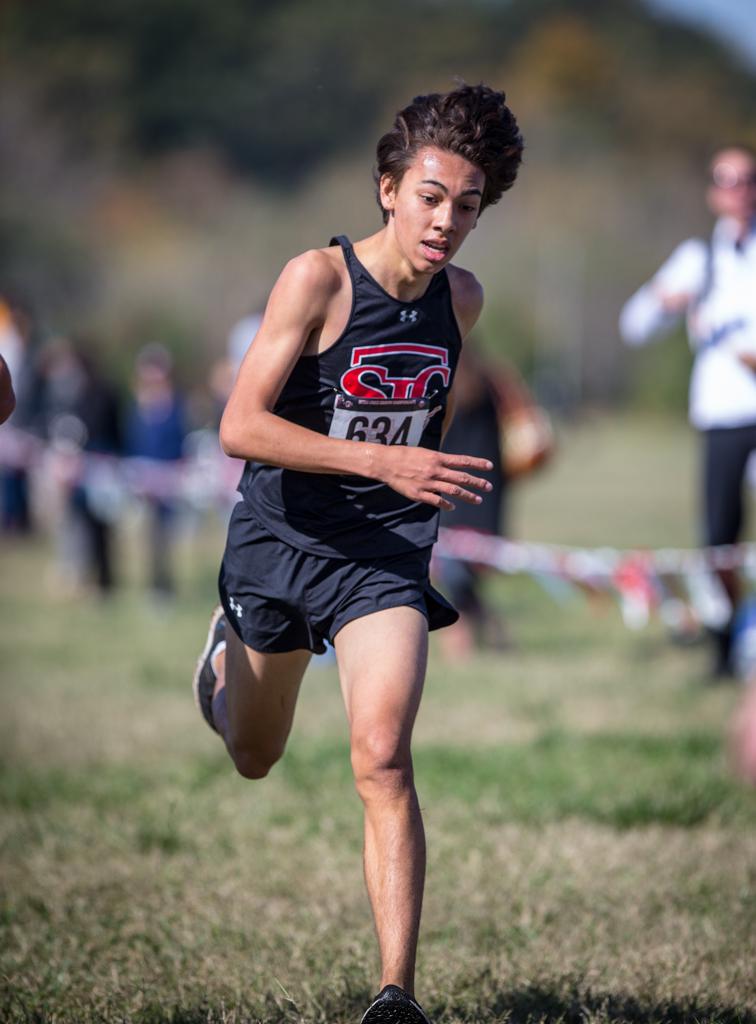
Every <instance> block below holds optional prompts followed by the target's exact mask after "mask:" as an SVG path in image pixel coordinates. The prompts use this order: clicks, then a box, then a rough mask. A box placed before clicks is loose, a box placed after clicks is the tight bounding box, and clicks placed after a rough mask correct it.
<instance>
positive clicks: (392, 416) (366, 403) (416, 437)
mask: <svg viewBox="0 0 756 1024" xmlns="http://www.w3.org/2000/svg"><path fill="white" fill-rule="evenodd" d="M429 415H430V413H429V410H428V399H427V398H411V399H397V400H394V401H392V400H390V399H386V400H385V401H382V400H380V399H374V398H350V397H348V396H347V395H342V394H339V395H337V396H336V402H335V404H334V410H333V419H332V421H331V429H330V430H329V432H328V433H329V437H339V438H343V439H345V440H347V441H369V442H371V443H373V444H386V445H394V444H401V445H410V446H414V447H416V446H417V445H419V444H420V438H421V437H422V434H423V430H424V429H425V424H426V423H427V421H428V417H429Z"/></svg>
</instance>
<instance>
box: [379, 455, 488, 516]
mask: <svg viewBox="0 0 756 1024" xmlns="http://www.w3.org/2000/svg"><path fill="white" fill-rule="evenodd" d="M372 447H374V448H375V452H374V466H375V473H374V475H375V477H376V478H377V479H378V480H381V481H382V482H383V483H385V484H388V486H389V487H391V488H392V489H393V490H395V491H397V492H398V493H399V494H403V495H404V497H405V498H410V500H412V501H424V502H426V503H427V504H428V505H433V506H434V507H435V508H439V509H443V510H444V511H446V512H450V511H451V510H452V509H453V508H454V505H453V504H452V502H451V501H450V500H449V499H450V498H458V499H459V500H460V501H466V502H468V503H469V504H470V505H479V504H480V502H481V501H482V500H483V499H482V498H481V496H480V494H476V493H475V491H483V492H484V493H485V492H487V491H490V490H491V486H492V485H491V483H490V482H489V481H488V480H484V479H482V477H479V476H473V475H472V472H471V471H475V470H477V471H478V472H483V473H486V472H490V471H491V470H492V469H493V464H492V463H491V462H489V461H488V459H477V458H474V457H473V456H472V455H450V454H448V453H446V452H436V451H433V450H432V449H430V448H407V447H403V446H401V445H396V446H395V447H394V446H390V447H386V446H384V445H374V446H372ZM470 488H473V489H474V490H470Z"/></svg>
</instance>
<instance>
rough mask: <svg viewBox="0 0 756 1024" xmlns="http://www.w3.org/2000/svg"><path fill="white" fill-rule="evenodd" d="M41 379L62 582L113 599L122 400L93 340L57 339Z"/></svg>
mask: <svg viewBox="0 0 756 1024" xmlns="http://www.w3.org/2000/svg"><path fill="white" fill-rule="evenodd" d="M40 373H41V395H40V406H41V412H40V417H41V421H42V427H43V432H44V434H45V436H46V438H47V440H48V441H49V442H50V444H51V445H52V447H53V450H54V452H55V453H56V457H57V465H58V467H59V472H58V474H56V475H57V476H58V479H59V480H60V482H61V485H62V491H63V502H62V506H63V507H62V513H61V518H60V520H59V522H58V526H57V548H58V558H59V570H60V572H61V574H62V577H63V579H62V582H63V583H64V585H65V586H67V587H70V588H72V589H74V590H78V589H80V588H81V587H82V586H86V585H88V584H94V585H95V586H96V588H97V589H98V591H99V592H100V593H101V594H110V593H111V592H112V591H113V589H114V588H115V585H116V574H115V569H114V546H115V523H116V520H117V518H118V515H119V514H120V507H121V497H122V492H121V489H120V485H119V482H118V480H119V478H118V473H117V467H116V465H115V457H116V456H118V455H120V454H121V451H122V439H121V428H120V416H121V410H120V401H119V397H118V393H117V391H116V388H115V387H114V386H113V384H112V383H111V382H110V380H109V379H108V378H107V377H106V375H105V374H104V373H103V371H102V369H101V367H100V365H99V362H98V360H97V358H96V356H95V351H94V345H93V344H92V343H91V342H89V341H88V340H85V339H75V340H71V339H68V338H60V337H59V338H55V339H54V340H53V341H52V342H50V343H49V344H48V345H47V346H46V348H45V350H44V351H43V353H42V357H41V360H40Z"/></svg>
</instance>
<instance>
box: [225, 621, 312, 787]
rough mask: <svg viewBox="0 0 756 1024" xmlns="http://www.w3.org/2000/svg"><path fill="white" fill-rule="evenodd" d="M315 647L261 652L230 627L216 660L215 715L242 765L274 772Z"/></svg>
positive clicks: (254, 771) (257, 773)
mask: <svg viewBox="0 0 756 1024" xmlns="http://www.w3.org/2000/svg"><path fill="white" fill-rule="evenodd" d="M310 657H311V653H310V651H305V650H298V651H291V652H288V653H286V654H261V653H260V652H259V651H254V650H252V648H251V647H247V646H246V644H244V643H242V641H241V640H240V639H239V637H238V636H237V635H236V633H235V632H234V630H233V629H232V628H231V626H227V627H226V650H225V654H220V655H219V656H218V658H217V659H216V661H215V663H214V667H215V670H216V673H217V675H218V683H217V684H216V688H215V696H214V697H213V719H214V722H215V725H216V728H217V729H218V732H219V733H220V734H221V736H222V737H223V739H224V741H225V743H226V747H227V748H228V752H229V754H230V755H231V758H232V760H233V762H234V764H235V766H236V769H237V771H238V772H239V773H240V774H241V775H243V776H244V777H245V778H248V779H261V778H263V777H264V776H265V775H267V774H268V772H269V771H270V769H271V768H272V767H273V765H274V764H275V763H276V761H278V760H279V759H280V757H281V755H282V754H283V752H284V748H285V747H286V740H287V739H288V736H289V732H290V731H291V726H292V722H293V720H294V709H295V707H296V703H297V696H298V694H299V687H300V684H301V682H302V677H303V676H304V673H305V669H306V668H307V665H308V663H309V661H310Z"/></svg>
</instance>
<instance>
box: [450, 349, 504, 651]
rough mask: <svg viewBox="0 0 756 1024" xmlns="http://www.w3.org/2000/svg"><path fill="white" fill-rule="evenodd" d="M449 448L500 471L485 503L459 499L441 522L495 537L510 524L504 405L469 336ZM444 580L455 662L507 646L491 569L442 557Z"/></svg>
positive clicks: (456, 392) (492, 476)
mask: <svg viewBox="0 0 756 1024" xmlns="http://www.w3.org/2000/svg"><path fill="white" fill-rule="evenodd" d="M443 450H444V451H447V452H452V453H455V454H465V453H467V452H473V453H474V454H475V455H476V456H478V457H479V458H482V459H490V460H491V462H492V463H493V466H494V469H493V471H492V472H491V473H487V474H486V479H488V480H490V482H491V484H492V485H493V488H492V490H491V491H490V493H488V494H486V495H485V497H484V499H483V501H482V502H481V503H480V504H479V505H469V504H468V503H467V502H464V501H460V502H457V505H456V507H455V508H454V510H453V511H451V512H442V513H441V521H440V524H441V526H443V527H447V528H450V529H466V530H477V531H479V532H483V533H488V534H492V535H497V534H500V533H501V531H502V530H503V528H504V524H503V515H504V498H505V492H506V479H505V476H504V473H503V471H502V452H501V444H500V427H499V408H498V400H497V392H496V389H495V386H494V383H493V379H492V375H491V372H490V370H488V369H487V368H486V366H485V364H484V363H483V361H482V359H481V357H480V355H479V354H478V353H477V352H476V350H475V348H474V346H473V345H472V344H471V342H470V341H469V340H468V342H466V344H465V347H464V351H463V353H462V356H461V358H460V361H459V365H458V367H457V373H456V376H455V379H454V418H453V420H452V423H451V426H450V427H449V430H448V431H447V433H446V436H445V438H444V442H443ZM434 564H435V567H436V575H437V579H438V582H439V584H440V585H441V587H442V588H443V589H444V590H445V591H446V592H447V594H448V596H449V599H450V600H451V603H452V604H453V605H454V607H455V608H456V609H457V610H458V612H459V620H458V621H457V622H456V623H455V624H454V625H453V626H450V627H448V628H447V629H445V630H442V632H441V635H440V637H439V639H440V642H441V644H442V649H443V651H444V654H445V656H446V657H447V658H449V659H450V660H455V661H458V660H462V659H464V658H466V657H468V656H469V655H470V654H471V653H472V651H473V649H474V647H475V646H476V644H481V645H483V646H489V647H493V648H495V649H497V650H501V649H503V648H504V647H505V646H506V631H505V627H504V622H503V620H502V618H501V616H500V614H499V613H498V612H497V611H496V610H495V609H494V608H492V607H491V606H490V605H489V604H487V602H486V601H485V598H484V596H483V591H482V583H483V576H484V573H485V570H484V569H482V568H481V567H480V566H477V565H475V564H473V563H471V562H463V561H461V560H458V559H456V558H449V557H446V556H443V555H439V556H438V557H437V558H436V559H435V563H434Z"/></svg>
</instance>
